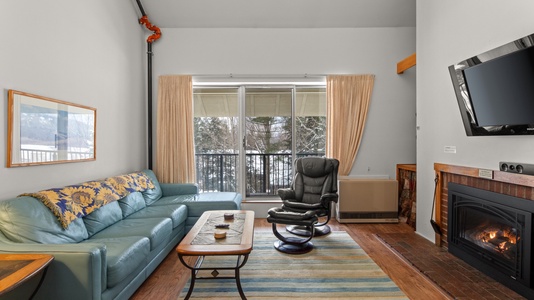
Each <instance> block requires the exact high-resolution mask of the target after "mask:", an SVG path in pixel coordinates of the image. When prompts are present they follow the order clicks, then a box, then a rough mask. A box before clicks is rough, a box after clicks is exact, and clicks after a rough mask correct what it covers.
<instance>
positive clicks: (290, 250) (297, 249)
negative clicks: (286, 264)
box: [274, 241, 313, 254]
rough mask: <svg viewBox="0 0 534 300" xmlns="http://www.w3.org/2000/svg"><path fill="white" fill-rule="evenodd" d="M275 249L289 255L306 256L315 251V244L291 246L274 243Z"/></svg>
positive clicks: (278, 242) (281, 242) (284, 243)
mask: <svg viewBox="0 0 534 300" xmlns="http://www.w3.org/2000/svg"><path fill="white" fill-rule="evenodd" d="M274 248H275V249H276V250H278V251H280V252H283V253H287V254H305V253H308V252H310V251H312V250H313V243H312V242H306V243H303V244H290V243H286V242H283V241H276V242H274Z"/></svg>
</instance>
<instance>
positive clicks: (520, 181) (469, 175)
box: [434, 163, 534, 248]
mask: <svg viewBox="0 0 534 300" xmlns="http://www.w3.org/2000/svg"><path fill="white" fill-rule="evenodd" d="M434 171H435V172H436V174H437V175H439V181H438V187H437V191H436V194H437V195H438V196H436V222H437V223H438V224H439V225H440V227H441V230H442V233H443V234H442V235H441V237H440V236H439V235H437V236H436V244H437V245H438V246H441V247H444V248H447V208H448V196H449V195H448V190H447V184H448V183H449V182H454V183H459V184H463V185H467V186H470V187H475V188H479V189H482V190H487V191H491V192H495V193H500V194H504V195H509V196H514V197H519V198H525V199H529V200H534V176H529V175H522V174H515V173H508V172H502V171H493V179H486V178H481V177H479V175H478V174H479V169H478V168H472V167H463V166H454V165H447V164H440V163H435V164H434Z"/></svg>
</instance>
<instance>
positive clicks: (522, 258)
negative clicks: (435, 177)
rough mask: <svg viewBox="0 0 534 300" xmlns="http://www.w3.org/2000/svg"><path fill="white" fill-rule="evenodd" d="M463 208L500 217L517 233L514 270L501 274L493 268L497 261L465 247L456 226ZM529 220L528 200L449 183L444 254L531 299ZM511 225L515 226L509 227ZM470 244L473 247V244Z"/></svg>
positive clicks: (533, 212) (533, 206)
mask: <svg viewBox="0 0 534 300" xmlns="http://www.w3.org/2000/svg"><path fill="white" fill-rule="evenodd" d="M466 207H467V208H473V209H478V210H479V211H481V212H485V213H487V214H493V215H494V214H500V216H502V217H503V222H504V221H506V222H508V223H509V224H510V225H511V226H514V228H517V229H518V230H519V232H518V236H520V241H519V242H518V244H517V245H518V248H517V256H518V259H517V260H518V261H516V269H515V270H514V271H513V272H512V271H510V270H505V268H503V266H501V267H499V266H496V265H495V264H494V263H493V262H494V261H496V262H498V260H497V259H495V257H492V255H491V253H488V252H487V251H486V250H484V249H483V248H481V247H480V251H477V250H476V249H475V248H476V247H471V245H467V244H469V241H466V240H465V239H463V238H461V237H460V236H459V232H458V231H459V229H458V226H456V224H458V222H459V221H460V220H459V218H460V216H459V213H458V210H460V209H464V208H466ZM498 211H500V212H498ZM533 216H534V201H532V200H528V199H523V198H518V197H513V196H509V195H504V194H500V193H495V192H491V191H486V190H482V189H478V188H475V187H470V186H466V185H461V184H457V183H453V182H450V183H449V184H448V215H447V218H448V223H447V225H448V231H447V242H448V250H449V252H450V253H452V254H453V255H455V256H457V257H459V258H461V259H462V260H464V261H465V262H467V263H468V264H470V265H471V266H473V267H475V268H477V269H478V270H480V271H482V272H483V273H485V274H486V275H488V276H489V277H492V278H493V279H495V280H497V281H499V282H500V283H502V284H503V285H505V286H508V287H509V288H511V289H512V290H514V291H516V292H518V293H519V294H521V295H523V296H525V297H527V298H528V299H534V289H533V287H534V284H533V276H531V275H532V271H533V270H534V269H533V266H532V263H533V258H532V255H533V251H532V235H533V228H532V224H533ZM514 220H515V221H514ZM513 222H516V223H515V224H512V223H513ZM471 244H472V245H474V244H473V243H471ZM511 272H512V273H513V274H511Z"/></svg>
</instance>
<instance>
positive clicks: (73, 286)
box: [0, 243, 107, 299]
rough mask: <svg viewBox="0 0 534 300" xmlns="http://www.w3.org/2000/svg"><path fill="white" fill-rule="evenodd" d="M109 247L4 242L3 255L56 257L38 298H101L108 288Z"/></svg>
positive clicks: (0, 247) (91, 244)
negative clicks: (33, 254)
mask: <svg viewBox="0 0 534 300" xmlns="http://www.w3.org/2000/svg"><path fill="white" fill-rule="evenodd" d="M106 252H107V250H106V246H105V245H104V244H100V243H81V244H18V243H1V244H0V253H18V254H24V253H30V254H31V253H40V254H50V255H53V256H54V260H53V261H52V263H51V264H50V265H49V267H48V270H47V273H46V277H45V279H44V282H43V284H42V286H41V288H40V289H39V292H38V293H37V295H36V298H38V299H69V298H72V296H73V295H76V299H100V297H101V295H102V292H103V291H104V290H105V289H106V280H107V277H106V276H107V273H106V264H107V262H106Z"/></svg>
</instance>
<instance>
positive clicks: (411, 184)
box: [397, 164, 417, 230]
mask: <svg viewBox="0 0 534 300" xmlns="http://www.w3.org/2000/svg"><path fill="white" fill-rule="evenodd" d="M416 169H417V168H416V165H415V164H398V165H397V182H398V184H399V188H398V194H399V222H403V223H406V224H408V225H410V226H411V227H412V228H413V229H414V230H415V228H416V223H415V220H416V207H417V201H416V200H417V172H416Z"/></svg>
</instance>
